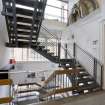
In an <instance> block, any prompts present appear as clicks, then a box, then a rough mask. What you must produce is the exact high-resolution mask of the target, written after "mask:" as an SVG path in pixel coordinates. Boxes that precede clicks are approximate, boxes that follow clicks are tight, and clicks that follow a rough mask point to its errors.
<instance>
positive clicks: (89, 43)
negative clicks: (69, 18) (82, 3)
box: [62, 8, 105, 89]
mask: <svg viewBox="0 0 105 105" xmlns="http://www.w3.org/2000/svg"><path fill="white" fill-rule="evenodd" d="M103 20H104V19H103V14H102V8H99V9H97V10H96V11H94V12H92V13H91V14H89V15H88V16H87V17H85V18H83V19H80V20H78V21H77V22H76V23H74V24H71V25H70V26H69V27H68V28H67V29H66V30H65V31H64V32H63V37H62V39H65V42H67V43H68V48H69V51H70V52H71V55H72V56H73V43H74V42H76V43H77V44H78V45H79V46H80V47H81V48H82V49H84V50H85V51H87V52H89V53H90V54H91V55H93V56H94V57H96V58H97V59H98V60H99V61H100V62H101V63H102V64H104V60H103V55H104V53H103V47H102V46H103V43H102V40H103V37H102V36H103V35H102V31H103V29H102V24H103ZM79 60H80V61H81V62H82V63H84V64H85V65H86V66H87V67H90V63H87V58H84V56H83V55H80V59H79ZM88 72H89V73H90V74H92V73H93V72H92V71H88ZM103 82H105V79H104V81H103ZM104 89H105V85H104Z"/></svg>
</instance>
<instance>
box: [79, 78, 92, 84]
mask: <svg viewBox="0 0 105 105" xmlns="http://www.w3.org/2000/svg"><path fill="white" fill-rule="evenodd" d="M92 81H94V79H92V78H84V79H83V78H82V79H79V80H78V83H85V82H92Z"/></svg>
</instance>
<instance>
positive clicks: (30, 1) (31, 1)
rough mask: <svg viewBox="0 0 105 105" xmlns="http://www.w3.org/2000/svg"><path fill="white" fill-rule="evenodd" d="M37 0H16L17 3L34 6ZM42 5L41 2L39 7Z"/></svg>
mask: <svg viewBox="0 0 105 105" xmlns="http://www.w3.org/2000/svg"><path fill="white" fill-rule="evenodd" d="M35 2H36V1H35V0H16V3H17V4H21V5H25V6H29V7H34V4H35ZM42 6H43V3H42V2H39V3H38V7H39V8H41V7H42Z"/></svg>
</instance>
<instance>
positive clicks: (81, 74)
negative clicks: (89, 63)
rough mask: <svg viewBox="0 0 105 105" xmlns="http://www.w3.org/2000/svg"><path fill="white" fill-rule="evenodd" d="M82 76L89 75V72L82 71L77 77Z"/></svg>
mask: <svg viewBox="0 0 105 105" xmlns="http://www.w3.org/2000/svg"><path fill="white" fill-rule="evenodd" d="M84 76H90V75H89V73H87V72H84V73H79V74H78V77H84Z"/></svg>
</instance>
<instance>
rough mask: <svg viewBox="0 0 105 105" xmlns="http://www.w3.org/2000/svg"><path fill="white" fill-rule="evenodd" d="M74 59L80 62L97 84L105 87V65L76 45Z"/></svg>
mask: <svg viewBox="0 0 105 105" xmlns="http://www.w3.org/2000/svg"><path fill="white" fill-rule="evenodd" d="M73 53H74V58H75V59H76V62H79V63H80V64H81V65H82V66H83V67H84V68H85V69H86V70H87V71H88V73H89V74H90V75H91V76H92V77H93V78H94V79H95V81H96V83H98V85H99V86H100V87H101V89H102V87H103V65H102V63H101V62H100V61H99V60H98V59H97V58H96V57H94V56H92V55H91V54H90V53H88V52H87V51H85V50H84V49H83V48H81V47H80V46H79V45H77V44H76V43H74V51H73Z"/></svg>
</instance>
